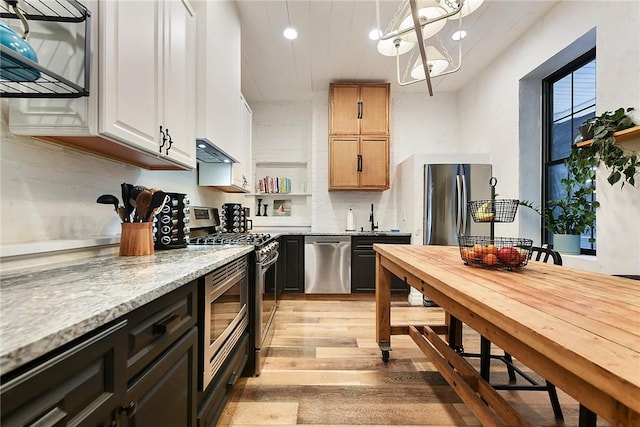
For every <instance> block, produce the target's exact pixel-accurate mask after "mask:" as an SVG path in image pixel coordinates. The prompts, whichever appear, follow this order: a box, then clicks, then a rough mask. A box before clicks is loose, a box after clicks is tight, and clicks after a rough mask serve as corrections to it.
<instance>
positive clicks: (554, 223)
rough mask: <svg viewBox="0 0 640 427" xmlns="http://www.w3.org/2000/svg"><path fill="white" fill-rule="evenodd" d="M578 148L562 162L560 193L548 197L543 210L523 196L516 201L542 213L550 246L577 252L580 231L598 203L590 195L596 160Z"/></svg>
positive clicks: (593, 218)
mask: <svg viewBox="0 0 640 427" xmlns="http://www.w3.org/2000/svg"><path fill="white" fill-rule="evenodd" d="M582 150H583V149H580V148H573V149H572V150H571V155H570V156H569V158H568V159H567V161H566V162H565V165H566V167H567V177H566V178H563V179H562V180H561V183H562V186H563V187H564V193H565V194H564V197H561V198H558V199H555V200H550V201H548V202H547V205H546V208H545V210H544V212H541V210H540V209H539V208H537V207H535V206H533V204H532V203H531V202H529V201H527V200H524V201H521V202H520V205H522V206H526V207H528V208H531V209H533V210H534V211H536V212H537V213H538V214H540V215H541V216H542V220H543V223H544V227H545V229H547V230H548V231H550V232H552V233H553V248H554V249H555V250H557V251H559V252H563V253H567V254H579V253H580V235H581V234H583V233H584V232H586V231H587V230H589V229H590V228H592V227H593V226H594V225H595V221H596V211H595V210H596V208H597V207H598V206H600V203H599V202H597V201H594V200H593V199H592V196H593V192H594V191H595V169H596V166H597V165H598V162H599V160H598V158H597V157H596V156H590V157H588V156H583V155H582V153H581V151H582ZM593 240H594V239H593V238H591V239H590V242H591V243H593Z"/></svg>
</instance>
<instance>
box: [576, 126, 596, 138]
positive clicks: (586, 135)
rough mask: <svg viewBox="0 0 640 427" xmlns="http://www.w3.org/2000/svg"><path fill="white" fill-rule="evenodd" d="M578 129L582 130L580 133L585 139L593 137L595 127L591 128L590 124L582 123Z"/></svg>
mask: <svg viewBox="0 0 640 427" xmlns="http://www.w3.org/2000/svg"><path fill="white" fill-rule="evenodd" d="M578 130H579V131H580V135H582V140H583V141H588V140H590V139H593V128H591V129H589V125H580V126H578Z"/></svg>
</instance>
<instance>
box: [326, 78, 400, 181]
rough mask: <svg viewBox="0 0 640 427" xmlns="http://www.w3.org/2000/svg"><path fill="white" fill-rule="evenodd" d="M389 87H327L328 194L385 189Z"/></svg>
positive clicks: (373, 85)
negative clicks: (332, 191)
mask: <svg viewBox="0 0 640 427" xmlns="http://www.w3.org/2000/svg"><path fill="white" fill-rule="evenodd" d="M389 87H390V85H389V83H362V84H357V83H332V84H331V85H330V87H329V190H378V191H380V190H386V189H388V188H389Z"/></svg>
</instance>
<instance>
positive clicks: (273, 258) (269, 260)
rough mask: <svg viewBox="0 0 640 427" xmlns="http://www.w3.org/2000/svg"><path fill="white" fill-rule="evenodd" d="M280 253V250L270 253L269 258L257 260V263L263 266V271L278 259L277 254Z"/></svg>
mask: <svg viewBox="0 0 640 427" xmlns="http://www.w3.org/2000/svg"><path fill="white" fill-rule="evenodd" d="M279 255H280V252H274V254H273V255H271V257H270V258H267V259H266V260H264V261H262V260H261V261H258V262H257V264H258V266H259V267H261V268H263V269H264V270H265V271H266V270H267V269H268V268H269V267H271V266H272V265H273V264H275V263H276V261H278V256H279Z"/></svg>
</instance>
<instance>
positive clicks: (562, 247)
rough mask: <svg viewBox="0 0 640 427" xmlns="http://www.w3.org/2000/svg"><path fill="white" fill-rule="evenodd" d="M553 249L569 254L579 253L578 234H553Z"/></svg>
mask: <svg viewBox="0 0 640 427" xmlns="http://www.w3.org/2000/svg"><path fill="white" fill-rule="evenodd" d="M553 249H554V250H556V251H558V252H560V253H563V254H570V255H580V235H579V234H554V235H553Z"/></svg>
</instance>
